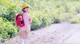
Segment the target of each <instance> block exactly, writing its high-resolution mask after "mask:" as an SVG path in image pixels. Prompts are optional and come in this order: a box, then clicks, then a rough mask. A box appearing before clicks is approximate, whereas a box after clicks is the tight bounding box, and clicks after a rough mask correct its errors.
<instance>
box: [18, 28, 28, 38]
mask: <svg viewBox="0 0 80 44" xmlns="http://www.w3.org/2000/svg"><path fill="white" fill-rule="evenodd" d="M19 36H20V38H21V39H27V38H28V32H27V30H25V28H20V30H19Z"/></svg>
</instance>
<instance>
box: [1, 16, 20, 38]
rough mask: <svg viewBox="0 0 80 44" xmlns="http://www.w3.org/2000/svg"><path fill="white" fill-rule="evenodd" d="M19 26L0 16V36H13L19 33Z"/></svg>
mask: <svg viewBox="0 0 80 44" xmlns="http://www.w3.org/2000/svg"><path fill="white" fill-rule="evenodd" d="M17 32H18V31H17V28H16V27H15V26H13V25H12V23H11V22H9V21H7V20H3V19H2V18H1V17H0V38H3V39H5V38H11V37H13V36H15V34H17Z"/></svg>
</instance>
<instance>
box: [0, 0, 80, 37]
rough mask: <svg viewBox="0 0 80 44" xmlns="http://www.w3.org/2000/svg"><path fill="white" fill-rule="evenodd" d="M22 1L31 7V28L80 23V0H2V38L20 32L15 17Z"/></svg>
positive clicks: (0, 23)
mask: <svg viewBox="0 0 80 44" xmlns="http://www.w3.org/2000/svg"><path fill="white" fill-rule="evenodd" d="M22 3H27V4H28V5H29V7H30V9H29V11H30V16H31V17H32V25H31V30H36V29H38V28H41V27H44V26H47V25H50V24H54V23H61V22H69V23H80V0H0V38H4V39H5V38H11V37H14V36H15V35H16V34H17V33H18V30H19V28H17V27H16V26H15V21H14V19H15V15H16V14H17V13H21V11H22V10H21V4H22Z"/></svg>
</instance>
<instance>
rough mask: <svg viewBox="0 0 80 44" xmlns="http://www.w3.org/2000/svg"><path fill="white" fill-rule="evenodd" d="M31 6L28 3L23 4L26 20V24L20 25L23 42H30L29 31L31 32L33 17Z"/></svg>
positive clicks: (20, 35)
mask: <svg viewBox="0 0 80 44" xmlns="http://www.w3.org/2000/svg"><path fill="white" fill-rule="evenodd" d="M28 9H29V7H28V6H27V5H26V4H23V5H22V14H21V15H22V16H23V20H24V26H22V27H20V30H19V37H20V38H21V41H22V43H21V44H28V41H27V39H28V33H29V32H30V25H31V21H32V20H31V18H30V16H29V11H28Z"/></svg>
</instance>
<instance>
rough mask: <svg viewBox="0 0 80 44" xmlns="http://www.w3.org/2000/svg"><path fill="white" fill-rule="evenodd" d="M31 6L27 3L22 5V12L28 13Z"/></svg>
mask: <svg viewBox="0 0 80 44" xmlns="http://www.w3.org/2000/svg"><path fill="white" fill-rule="evenodd" d="M28 9H29V6H28V5H27V4H26V3H23V4H22V11H23V12H28Z"/></svg>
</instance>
